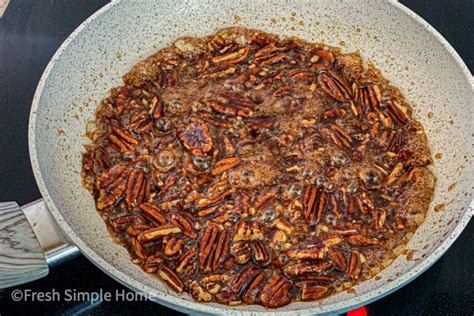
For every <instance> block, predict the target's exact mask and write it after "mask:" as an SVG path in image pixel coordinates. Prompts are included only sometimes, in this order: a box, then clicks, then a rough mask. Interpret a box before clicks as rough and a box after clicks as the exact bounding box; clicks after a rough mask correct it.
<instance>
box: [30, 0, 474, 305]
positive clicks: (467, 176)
mask: <svg viewBox="0 0 474 316" xmlns="http://www.w3.org/2000/svg"><path fill="white" fill-rule="evenodd" d="M293 12H294V13H295V15H294V21H292V20H291V18H292V17H293V15H292V13H293ZM236 17H238V18H236ZM283 18H284V19H285V21H283ZM300 21H302V23H300ZM233 25H240V26H246V27H251V28H259V29H262V30H265V31H268V32H271V33H276V34H280V35H295V36H299V37H301V38H303V39H306V40H310V41H318V42H325V43H327V44H330V45H333V46H341V45H342V44H341V41H343V42H344V43H345V44H344V46H343V48H344V50H345V51H352V50H360V52H361V54H362V56H363V57H364V58H366V59H370V60H372V61H373V62H374V63H375V65H376V66H377V67H378V68H379V69H381V70H382V72H383V74H384V75H385V77H386V78H388V79H390V80H391V81H392V82H393V84H394V85H395V86H398V87H400V88H401V90H402V92H403V93H404V94H405V96H406V98H407V99H408V100H409V101H411V102H412V103H413V107H414V112H415V116H416V117H417V119H418V120H420V121H421V122H422V123H423V125H424V126H425V128H426V133H427V135H428V138H429V140H430V144H431V148H432V152H433V154H435V153H442V158H441V159H437V160H435V164H434V169H433V170H434V173H435V175H436V177H437V178H438V181H437V186H436V193H435V194H436V197H435V201H434V203H433V204H432V206H431V207H430V210H429V212H428V217H427V220H426V221H425V223H424V224H423V225H422V226H421V227H420V228H419V229H418V231H417V232H416V234H415V236H414V237H413V239H412V240H411V241H410V242H409V244H408V247H407V248H408V249H413V250H415V252H414V256H413V260H411V261H407V260H406V258H405V256H401V257H399V258H397V260H396V261H395V262H394V263H393V264H392V265H391V266H390V267H389V268H387V269H386V270H384V271H383V272H382V273H381V274H379V276H381V279H380V280H375V279H372V280H369V281H366V282H364V283H362V284H360V285H358V286H357V287H355V290H356V294H349V293H347V292H342V293H339V294H337V295H335V296H332V297H330V298H328V299H325V300H323V301H322V302H316V303H315V302H313V303H297V304H296V303H295V304H291V305H288V306H285V307H283V308H280V309H279V310H278V312H279V314H283V313H290V312H291V313H292V314H296V313H298V314H306V313H329V312H334V311H343V310H347V309H348V308H350V307H354V306H357V305H362V304H366V303H367V302H369V301H372V300H374V299H377V298H378V297H381V296H383V295H385V294H388V293H389V292H391V291H394V290H395V289H397V288H399V287H400V286H402V285H403V284H405V283H407V282H408V281H409V280H411V279H413V278H414V277H416V276H417V275H419V274H420V273H421V272H422V271H424V270H425V269H427V268H428V267H429V266H430V265H431V264H433V263H434V262H435V261H436V259H437V258H439V256H440V255H441V254H442V253H444V252H445V251H446V249H447V248H448V247H449V246H450V245H451V244H452V243H453V242H454V240H455V238H456V237H457V236H458V235H459V233H460V232H461V230H462V229H463V228H464V226H465V225H466V224H467V222H468V221H469V219H470V218H471V216H472V214H471V212H472V211H471V210H470V209H469V206H470V203H471V201H472V188H471V186H472V177H473V166H472V158H473V152H472V146H471V144H472V133H473V128H472V122H473V121H474V120H473V112H474V110H473V109H474V107H473V105H474V92H473V81H472V77H471V75H470V74H469V72H468V70H467V68H466V67H465V65H464V64H463V62H462V61H461V59H460V58H459V57H458V55H457V54H456V53H455V52H454V50H453V49H452V48H451V47H450V46H449V45H448V44H447V42H445V41H444V39H442V38H441V36H440V35H439V34H438V33H436V31H434V30H433V29H432V28H431V27H430V26H429V25H428V24H426V22H424V21H422V20H421V19H420V18H419V17H417V16H415V15H414V14H413V13H411V12H409V11H408V10H407V9H405V8H404V7H403V6H402V5H400V4H398V3H397V2H395V1H368V0H367V1H355V0H353V1H349V0H347V1H333V0H318V1H310V0H306V1H284V0H273V1H252V2H251V1H243V0H232V1H219V2H217V1H211V0H205V1H194V0H193V1H192V0H188V1H179V2H176V1H171V0H161V1H154V0H143V1H140V4H137V2H135V1H134V2H132V1H115V2H113V3H112V4H109V5H107V6H105V7H104V8H103V9H101V10H100V11H98V12H97V13H96V14H94V15H93V16H92V17H91V18H89V19H88V20H87V21H86V22H84V23H83V24H82V25H81V26H80V27H79V28H78V29H77V30H76V31H75V32H74V33H73V34H72V35H71V37H70V38H68V40H66V42H65V43H64V44H63V45H62V46H61V48H60V49H59V50H58V52H57V53H56V55H55V56H54V57H53V59H52V61H51V63H50V64H49V65H48V67H47V69H46V71H45V73H44V75H43V78H42V80H41V82H40V84H39V86H38V89H37V91H36V95H35V98H34V101H33V107H32V112H31V119H30V154H31V159H32V164H33V169H34V171H35V175H36V179H37V181H38V185H39V187H40V190H41V192H42V194H43V196H44V198H45V200H46V202H47V203H48V206H49V208H50V209H51V212H52V213H53V215H54V217H55V218H56V220H57V221H58V222H59V224H60V225H61V227H62V229H63V230H64V232H65V233H66V234H68V235H69V237H70V238H71V239H72V240H73V241H74V242H75V243H76V244H77V246H78V247H79V248H80V249H81V251H82V252H83V253H84V254H85V255H86V256H87V257H88V258H90V259H91V260H92V261H93V262H95V263H96V264H97V265H99V266H100V267H101V268H102V269H104V270H105V271H107V272H108V273H109V274H110V275H112V276H113V277H114V278H116V279H117V280H118V281H120V282H122V283H124V284H126V285H128V286H129V287H131V288H134V289H136V290H137V291H142V292H147V293H151V294H152V295H154V296H155V298H156V300H157V301H158V302H160V303H161V304H163V305H166V306H168V307H171V308H175V309H179V310H181V311H191V310H194V311H200V312H203V313H220V314H221V313H224V312H225V313H227V314H241V313H245V312H246V313H253V314H255V313H257V312H263V311H268V310H265V309H264V308H262V307H259V306H240V307H227V306H224V305H219V304H199V303H196V302H194V301H193V300H192V299H191V298H189V297H188V296H186V295H181V296H179V295H177V294H175V293H174V292H172V291H170V290H168V289H167V288H166V286H164V285H163V284H162V283H161V282H159V281H157V280H156V279H154V278H152V277H150V276H149V275H148V274H145V273H144V272H142V271H141V270H140V268H139V267H138V266H136V265H133V264H131V263H130V260H129V255H128V254H127V252H126V250H125V249H124V248H122V247H121V246H118V245H116V244H114V243H113V241H112V239H111V238H110V236H109V234H108V232H107V230H106V228H105V224H104V222H103V221H102V219H101V218H100V217H99V215H98V214H97V212H96V210H95V207H94V204H93V199H92V197H91V195H90V194H89V192H87V191H86V190H85V189H84V188H83V187H82V184H81V176H80V170H81V152H82V151H83V147H82V146H83V144H84V143H86V142H87V139H86V138H85V137H84V136H83V135H84V132H85V122H86V121H87V120H89V119H90V118H91V116H92V115H93V112H94V110H95V108H96V107H97V104H98V102H100V100H101V99H103V98H104V97H105V96H106V94H107V92H108V90H109V89H110V88H111V87H113V86H116V85H119V84H120V83H121V79H120V78H121V75H122V74H124V73H125V72H126V71H127V70H128V69H130V67H131V66H132V65H134V64H135V63H136V62H137V61H139V60H140V59H143V58H144V57H147V56H148V55H150V54H151V53H153V52H154V51H156V50H157V49H159V48H160V47H164V46H167V45H169V44H170V43H171V42H172V41H173V40H174V39H176V38H177V37H180V36H184V35H195V36H203V35H207V34H211V33H213V32H214V31H215V30H216V29H218V28H222V27H226V26H233ZM429 112H433V113H434V115H433V117H432V118H431V119H430V118H428V115H427V114H428V113H429ZM62 131H64V133H62ZM453 183H456V185H455V186H454V188H453V189H452V190H451V191H448V187H449V186H450V185H452V184H453ZM439 203H446V207H445V210H444V211H440V212H435V211H434V210H433V207H434V205H437V204H439ZM268 312H272V311H268ZM273 312H274V311H273Z"/></svg>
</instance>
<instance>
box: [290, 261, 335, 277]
mask: <svg viewBox="0 0 474 316" xmlns="http://www.w3.org/2000/svg"><path fill="white" fill-rule="evenodd" d="M331 267H332V264H331V263H330V262H327V261H323V262H318V263H297V264H293V265H289V266H287V267H285V268H284V271H285V273H286V274H288V275H290V276H301V275H307V274H311V273H320V272H323V271H326V270H328V269H330V268H331Z"/></svg>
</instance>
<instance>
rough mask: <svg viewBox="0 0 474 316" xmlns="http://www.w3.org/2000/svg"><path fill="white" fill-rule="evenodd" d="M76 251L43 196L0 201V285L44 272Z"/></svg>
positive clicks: (27, 279) (30, 278)
mask: <svg viewBox="0 0 474 316" xmlns="http://www.w3.org/2000/svg"><path fill="white" fill-rule="evenodd" d="M77 254H79V250H78V248H77V247H76V246H74V245H73V244H72V243H71V242H70V241H68V240H67V238H65V237H64V235H63V234H62V233H61V231H60V230H59V228H58V227H57V225H56V222H55V221H54V219H53V218H52V216H51V214H50V213H49V211H48V209H47V207H46V204H45V203H44V201H43V200H37V201H35V202H32V203H30V204H27V205H25V206H22V207H20V206H18V204H17V203H15V202H1V203H0V289H2V288H7V287H11V286H15V285H20V284H24V283H28V282H31V281H34V280H37V279H39V278H42V277H44V276H46V275H47V274H48V272H49V267H50V266H54V265H56V264H58V263H61V262H63V261H65V260H67V259H69V258H72V257H73V256H75V255H77Z"/></svg>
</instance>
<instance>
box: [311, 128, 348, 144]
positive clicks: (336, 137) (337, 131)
mask: <svg viewBox="0 0 474 316" xmlns="http://www.w3.org/2000/svg"><path fill="white" fill-rule="evenodd" d="M319 133H320V134H321V136H322V137H323V138H324V139H326V140H327V141H328V142H332V143H334V144H336V145H338V146H341V147H348V148H349V147H351V143H352V137H351V136H350V135H349V134H348V133H347V132H346V131H345V130H344V129H343V128H342V127H340V126H338V125H336V124H330V125H329V126H321V127H320V128H319Z"/></svg>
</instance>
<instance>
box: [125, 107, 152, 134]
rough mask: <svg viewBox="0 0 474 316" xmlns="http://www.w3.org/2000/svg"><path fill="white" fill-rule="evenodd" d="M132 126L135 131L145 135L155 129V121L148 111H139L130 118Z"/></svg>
mask: <svg viewBox="0 0 474 316" xmlns="http://www.w3.org/2000/svg"><path fill="white" fill-rule="evenodd" d="M130 126H131V127H132V128H133V129H134V130H135V131H137V132H140V133H144V132H147V131H149V130H150V129H151V128H152V127H153V120H152V119H151V117H150V115H149V114H148V113H147V111H140V112H138V111H137V112H135V113H133V114H132V115H131V116H130Z"/></svg>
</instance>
